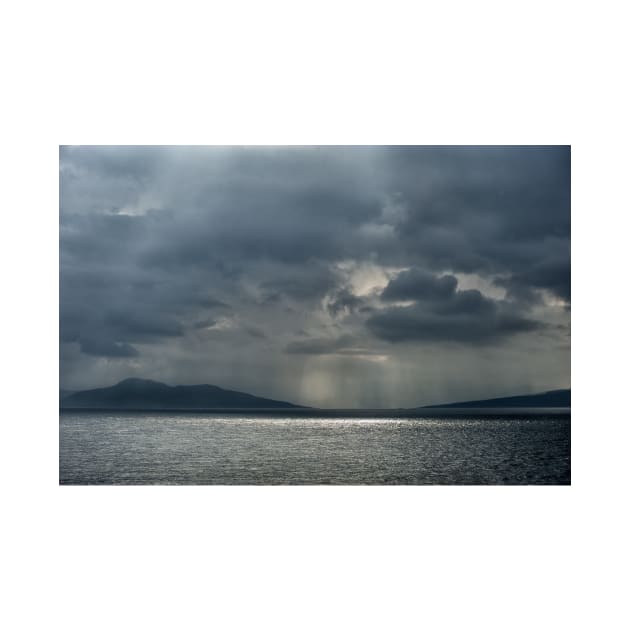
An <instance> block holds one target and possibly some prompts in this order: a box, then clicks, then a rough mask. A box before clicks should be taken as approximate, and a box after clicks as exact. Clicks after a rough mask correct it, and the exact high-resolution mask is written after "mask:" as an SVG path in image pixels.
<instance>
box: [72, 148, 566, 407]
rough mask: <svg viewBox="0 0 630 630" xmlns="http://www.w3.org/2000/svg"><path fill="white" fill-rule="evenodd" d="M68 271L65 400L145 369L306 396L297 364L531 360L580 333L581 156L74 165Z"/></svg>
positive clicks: (325, 153) (372, 152) (201, 156)
mask: <svg viewBox="0 0 630 630" xmlns="http://www.w3.org/2000/svg"><path fill="white" fill-rule="evenodd" d="M401 269H402V270H403V271H400V270H401ZM60 272H61V277H60V299H61V305H60V336H61V341H62V344H63V345H64V347H63V348H62V357H63V359H62V365H61V377H62V381H63V382H66V381H67V383H66V384H67V386H68V387H70V388H75V387H79V386H82V385H100V384H102V383H101V382H98V379H99V376H98V374H99V372H98V370H105V369H107V372H106V375H107V377H108V378H113V377H114V375H120V376H121V377H122V376H129V375H130V373H129V371H130V369H131V366H132V363H133V366H137V369H138V370H140V371H143V374H144V375H146V376H150V375H151V374H153V375H154V376H159V375H160V374H158V373H156V372H155V370H157V369H158V367H159V366H164V367H163V368H161V369H163V370H164V371H165V372H166V373H168V374H170V372H169V370H171V369H172V370H177V371H178V372H179V373H182V374H184V373H186V374H190V378H191V379H192V380H195V381H196V382H203V381H204V380H208V379H209V378H210V377H211V376H212V374H213V372H212V370H214V369H216V371H217V372H216V373H217V374H219V375H220V376H221V375H227V376H226V378H228V382H226V381H223V384H225V385H231V386H232V387H236V388H238V387H242V388H245V387H246V384H247V383H248V382H252V383H254V385H255V386H256V387H258V388H259V389H258V390H257V392H258V393H259V394H261V395H265V394H271V393H273V394H274V395H275V396H276V397H278V396H284V397H285V398H292V395H291V394H292V389H291V388H292V387H294V386H295V383H296V382H297V380H298V379H302V380H304V382H306V381H307V380H308V378H310V377H309V376H308V375H306V376H305V375H303V374H301V373H300V370H301V369H302V368H301V367H299V366H297V365H292V364H291V360H292V357H294V358H293V360H297V359H296V358H295V357H296V355H299V354H301V355H304V356H306V355H308V354H309V353H310V354H321V355H323V356H329V357H335V356H341V355H344V354H345V355H351V354H352V353H353V352H354V353H356V354H358V353H359V352H362V353H363V354H366V355H368V354H369V353H371V352H372V353H375V354H376V353H379V352H382V349H379V348H378V347H377V346H379V344H381V345H382V344H385V345H389V344H390V342H392V341H413V342H415V343H416V345H417V344H418V343H420V344H423V345H432V346H436V345H440V344H442V345H449V346H450V345H452V344H451V342H457V344H459V345H463V346H469V347H473V346H474V347H479V346H483V345H484V344H487V345H488V346H492V347H498V346H500V345H501V344H500V342H502V341H506V340H508V339H513V340H515V339H522V340H523V341H522V342H521V344H522V347H523V348H525V347H528V344H531V343H535V339H534V338H535V337H536V335H532V333H536V331H538V330H541V329H542V328H543V327H544V326H545V325H546V323H551V324H552V327H551V328H549V330H550V331H553V330H556V329H555V328H554V327H553V326H554V325H556V324H567V323H568V321H567V320H568V317H569V315H568V313H569V311H568V304H569V301H570V150H569V148H568V147H369V146H368V147H319V148H317V147H248V148H247V147H241V148H239V147H214V148H213V147H62V148H61V150H60ZM462 274H466V275H468V276H470V277H472V278H473V280H474V281H471V282H472V284H471V285H470V286H468V285H466V286H465V285H462V281H461V280H460V284H459V285H458V283H457V278H461V275H462ZM456 276H457V277H456ZM383 278H391V279H390V281H389V283H387V280H383ZM475 282H477V284H475ZM384 285H386V286H384ZM483 287H485V288H483ZM492 287H494V290H495V291H498V293H499V294H495V293H493V291H492V290H491V288H492ZM475 289H480V290H477V291H475ZM379 293H380V298H379ZM503 293H505V298H504V299H501V297H502V295H503ZM551 298H553V300H557V301H558V302H559V304H560V306H555V305H554V304H553V303H552V302H553V300H552V299H551ZM409 301H411V302H413V304H412V305H410V306H409V305H406V306H400V305H396V304H393V303H395V302H409ZM563 308H564V310H563ZM533 309H535V313H534V312H533ZM554 309H555V310H554ZM334 326H336V327H334ZM299 331H301V333H302V335H303V336H304V339H302V340H300V342H296V341H293V340H294V339H295V337H296V335H298V334H300V332H299ZM550 334H551V333H550ZM359 339H360V340H361V341H360V343H359V341H357V340H359ZM350 340H352V342H350ZM296 344H297V345H296ZM299 344H303V345H299ZM395 345H396V348H397V350H396V353H397V354H395V355H392V357H391V358H390V361H391V362H392V363H395V364H396V365H399V366H401V365H402V364H403V363H404V362H405V361H408V359H407V358H406V356H407V355H406V354H405V352H406V350H405V348H404V344H395ZM309 349H310V350H309ZM530 354H531V353H530ZM96 357H102V358H104V359H107V361H106V362H104V363H98V364H96V363H94V361H95V358H96ZM445 357H446V355H444V358H443V361H444V362H446V360H447V359H446V358H445ZM132 359H133V361H131V360H132ZM441 360H442V359H440V358H434V359H433V361H434V363H436V364H439V363H440V361H441ZM448 360H449V362H450V363H449V364H452V357H450V355H449V359H448ZM497 360H500V359H497ZM510 360H512V359H511V358H510ZM287 361H288V363H287ZM506 361H508V359H506ZM534 361H535V359H534V358H531V357H528V358H526V359H524V363H523V364H522V365H523V370H526V368H527V366H528V365H530V364H533V362H534ZM193 365H194V366H195V367H190V366H193ZM300 365H301V364H300ZM405 365H407V367H408V364H407V363H405ZM549 365H558V361H556V362H555V363H554V362H553V361H550V362H549ZM563 365H564V364H563ZM99 366H100V367H99ZM103 366H107V368H105V367H103ZM169 366H173V367H172V368H171V367H169ZM227 366H229V368H228V367H227ZM298 367H299V369H298ZM134 369H136V368H134ZM340 369H341V368H340ZM343 369H344V370H346V369H351V368H348V367H347V366H346V367H344V368H343ZM352 369H353V368H352ZM418 369H419V368H418ZM186 370H189V372H187V371H186ZM208 370H209V371H210V372H208ZM390 371H391V373H392V374H394V373H395V371H392V370H390ZM536 371H537V372H540V369H538V368H537V370H536ZM505 373H506V377H505V378H508V377H507V374H508V373H509V370H506V371H505ZM102 374H105V372H103V373H102ZM566 374H568V367H567V368H566ZM88 377H89V378H90V379H92V380H91V381H90V382H89V383H88V382H87V379H88ZM564 377H565V373H564V372H563V376H562V378H564ZM102 378H103V379H104V378H105V376H102ZM375 378H376V377H375ZM379 378H381V379H383V378H384V377H383V376H382V375H381V377H379ZM393 378H394V377H393V376H392V379H393ZM230 379H231V380H230ZM248 379H249V380H248ZM558 379H560V380H561V378H560V377H558V378H557V379H556V381H558ZM84 380H85V382H84ZM302 380H300V381H299V382H300V383H301V382H302ZM356 380H357V381H358V380H360V378H359V377H358V376H357V377H356ZM385 380H387V379H385ZM549 380H553V379H549ZM278 383H280V385H277V384H278ZM339 383H341V380H340V381H339ZM554 384H557V383H556V382H555V381H554V383H550V386H552V385H554ZM386 385H387V383H385V384H383V385H382V386H381V385H378V384H377V385H373V387H377V388H381V387H386ZM274 387H279V389H278V390H276V391H273V392H272V389H273V388H274ZM339 387H340V391H341V385H339ZM506 388H507V385H506ZM346 390H347V388H346ZM304 391H305V392H306V393H307V394H306V395H308V391H309V388H307V387H305V390H304ZM313 391H315V390H313ZM347 391H349V390H347ZM340 395H345V394H340ZM348 395H349V394H348ZM382 395H383V396H384V399H387V400H390V399H389V398H387V396H388V395H387V394H385V393H383V394H382ZM462 395H463V392H462ZM373 396H374V397H377V393H376V392H373ZM392 396H393V394H392ZM311 402H314V401H311ZM347 402H348V403H350V401H347ZM392 402H395V403H398V402H399V401H397V400H396V401H393V400H392Z"/></svg>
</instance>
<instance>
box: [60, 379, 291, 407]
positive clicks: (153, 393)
mask: <svg viewBox="0 0 630 630" xmlns="http://www.w3.org/2000/svg"><path fill="white" fill-rule="evenodd" d="M59 404H60V406H61V407H62V408H64V409H66V408H86V409H229V408H232V409H255V408H257V409H289V408H298V407H299V406H298V405H293V404H291V403H288V402H283V401H281V400H270V399H268V398H259V397H258V396H252V395H251V394H244V393H242V392H235V391H232V390H229V389H222V388H221V387H215V386H214V385H177V386H174V387H171V386H170V385H166V384H164V383H158V382H157V381H149V380H145V379H140V378H128V379H125V380H124V381H121V382H120V383H118V384H117V385H113V386H112V387H101V388H99V389H88V390H85V391H80V392H75V393H72V394H69V395H68V396H65V397H63V398H61V397H60V401H59Z"/></svg>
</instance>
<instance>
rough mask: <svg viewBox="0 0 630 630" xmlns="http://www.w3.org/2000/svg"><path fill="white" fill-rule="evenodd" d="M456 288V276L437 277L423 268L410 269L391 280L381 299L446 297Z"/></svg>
mask: <svg viewBox="0 0 630 630" xmlns="http://www.w3.org/2000/svg"><path fill="white" fill-rule="evenodd" d="M456 288H457V278H455V276H451V275H446V276H440V277H436V276H434V275H433V274H430V273H427V272H426V271H423V270H421V269H410V270H408V271H403V272H402V273H400V274H398V276H396V278H395V279H394V280H392V281H390V283H389V284H388V285H387V286H386V287H385V290H384V291H383V293H381V299H382V300H386V301H397V300H424V299H429V300H435V299H444V298H448V297H450V296H452V295H453V293H454V292H455V289H456Z"/></svg>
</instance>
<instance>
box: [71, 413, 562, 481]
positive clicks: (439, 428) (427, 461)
mask: <svg viewBox="0 0 630 630" xmlns="http://www.w3.org/2000/svg"><path fill="white" fill-rule="evenodd" d="M570 435H571V423H570V416H569V415H568V414H565V415H561V414H555V415H551V414H545V415H536V414H534V415H523V416H515V415H510V416H504V417H501V416H496V415H493V416H488V417H483V416H478V415H476V416H472V415H471V416H470V417H467V416H458V417H439V416H436V417H422V418H403V417H374V415H372V416H370V417H361V416H360V415H358V416H357V415H355V416H353V417H330V416H328V417H317V416H309V417H304V416H295V417H292V416H291V415H275V416H274V415H260V414H249V415H235V414H233V413H231V414H223V415H221V414H211V413H210V414H209V413H190V412H184V413H173V412H170V413H169V412H103V411H99V412H85V411H72V412H63V413H62V414H61V415H60V424H59V482H60V484H64V485H65V484H80V485H85V484H100V485H103V484H106V485H111V484H117V485H127V484H130V485H131V484H133V485H138V484H142V485H146V484H169V485H172V484H184V485H198V484H221V485H235V484H237V485H246V484H247V485H249V484H257V485H278V484H291V485H295V484H304V485H313V484H341V485H363V484H370V485H374V484H378V485H386V484H473V485H478V484H570V482H571V472H570Z"/></svg>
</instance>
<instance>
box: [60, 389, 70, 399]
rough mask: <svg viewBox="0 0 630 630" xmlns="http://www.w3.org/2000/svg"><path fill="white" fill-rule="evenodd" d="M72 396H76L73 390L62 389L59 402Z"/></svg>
mask: <svg viewBox="0 0 630 630" xmlns="http://www.w3.org/2000/svg"><path fill="white" fill-rule="evenodd" d="M70 394H74V392H73V391H72V390H71V389H60V390H59V400H61V399H62V398H65V397H66V396H70Z"/></svg>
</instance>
